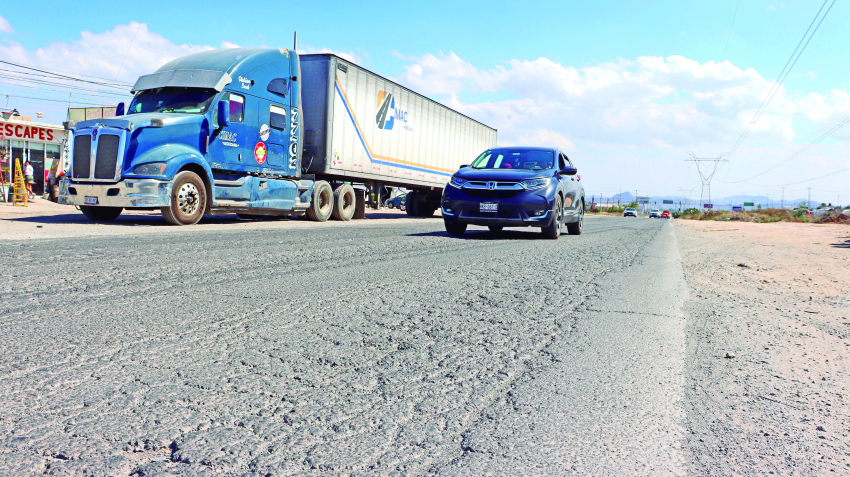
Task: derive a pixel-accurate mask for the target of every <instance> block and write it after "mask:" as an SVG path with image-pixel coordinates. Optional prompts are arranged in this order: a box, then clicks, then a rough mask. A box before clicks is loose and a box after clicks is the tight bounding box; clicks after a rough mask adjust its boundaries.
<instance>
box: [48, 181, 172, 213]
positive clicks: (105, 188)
mask: <svg viewBox="0 0 850 477" xmlns="http://www.w3.org/2000/svg"><path fill="white" fill-rule="evenodd" d="M86 197H89V198H91V197H96V198H97V203H96V204H91V203H88V204H87V203H86ZM89 200H91V199H89ZM59 203H60V204H65V205H100V206H105V207H124V208H128V209H131V208H134V207H163V206H168V205H171V182H168V181H159V180H156V179H138V180H124V181H121V182H117V183H115V184H79V183H76V182H71V181H70V180H68V179H64V180H62V181H60V182H59Z"/></svg>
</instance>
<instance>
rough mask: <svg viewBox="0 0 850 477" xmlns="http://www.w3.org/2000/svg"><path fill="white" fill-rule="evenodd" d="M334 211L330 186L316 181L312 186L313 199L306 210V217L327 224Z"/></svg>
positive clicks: (332, 193)
mask: <svg viewBox="0 0 850 477" xmlns="http://www.w3.org/2000/svg"><path fill="white" fill-rule="evenodd" d="M333 209H334V192H333V189H331V185H330V184H328V183H327V182H325V181H318V182H316V183H315V184H314V185H313V198H312V202H310V207H309V208H308V209H307V217H310V220H315V221H317V222H327V220H328V219H329V218H330V217H331V213H332V212H333Z"/></svg>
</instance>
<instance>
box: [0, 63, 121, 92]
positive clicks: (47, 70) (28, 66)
mask: <svg viewBox="0 0 850 477" xmlns="http://www.w3.org/2000/svg"><path fill="white" fill-rule="evenodd" d="M6 63H7V64H12V65H14V66H18V67H19V68H28V69H35V68H34V67H33V66H32V65H26V64H23V63H21V64H18V63H9V62H6ZM44 70H46V71H42V70H38V69H35V71H41V72H42V73H47V74H50V75H56V73H54V71H56V72H59V73H68V74H72V75H77V76H82V77H84V78H94V79H99V80H104V81H111V82H112V83H113V84H121V85H124V84H126V85H127V86H133V83H128V82H126V81H115V80H111V79H109V78H101V77H100V76H92V75H84V74H82V73H77V72H76V71H63V70H57V69H54V68H44ZM51 70H52V71H51ZM8 71H14V70H8ZM18 73H23V74H28V75H32V74H35V73H29V72H26V71H19V72H18ZM39 76H41V75H39Z"/></svg>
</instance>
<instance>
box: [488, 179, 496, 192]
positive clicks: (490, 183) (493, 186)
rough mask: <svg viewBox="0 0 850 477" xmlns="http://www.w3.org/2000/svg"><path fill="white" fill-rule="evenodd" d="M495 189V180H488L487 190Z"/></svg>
mask: <svg viewBox="0 0 850 477" xmlns="http://www.w3.org/2000/svg"><path fill="white" fill-rule="evenodd" d="M494 189H496V183H495V182H493V181H488V182H487V190H494Z"/></svg>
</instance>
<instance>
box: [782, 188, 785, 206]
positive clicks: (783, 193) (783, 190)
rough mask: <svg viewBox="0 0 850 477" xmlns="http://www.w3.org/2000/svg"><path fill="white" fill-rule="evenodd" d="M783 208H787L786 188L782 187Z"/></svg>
mask: <svg viewBox="0 0 850 477" xmlns="http://www.w3.org/2000/svg"><path fill="white" fill-rule="evenodd" d="M782 208H783V209H784V208H785V188H784V187H783V188H782Z"/></svg>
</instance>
